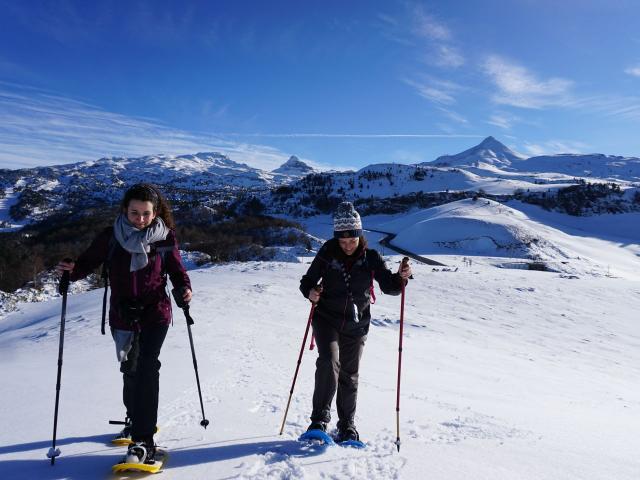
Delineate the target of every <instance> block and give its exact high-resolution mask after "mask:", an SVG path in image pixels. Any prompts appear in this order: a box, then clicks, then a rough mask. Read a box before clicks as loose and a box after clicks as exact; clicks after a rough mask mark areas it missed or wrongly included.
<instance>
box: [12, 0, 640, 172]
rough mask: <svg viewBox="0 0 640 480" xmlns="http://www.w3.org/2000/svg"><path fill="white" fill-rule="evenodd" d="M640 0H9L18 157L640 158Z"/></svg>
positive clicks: (330, 163)
mask: <svg viewBox="0 0 640 480" xmlns="http://www.w3.org/2000/svg"><path fill="white" fill-rule="evenodd" d="M638 18H640V2H637V1H635V0H602V1H600V0H562V1H547V0H539V1H535V0H510V1H506V0H501V1H499V0H469V1H427V2H420V1H393V0H389V1H364V0H363V1H357V0H354V1H351V0H349V1H347V0H340V1H338V0H323V1H315V2H314V1H310V0H309V1H300V0H298V1H279V0H270V1H260V0H254V1H242V0H236V1H231V0H230V1H182V2H178V1H160V0H147V1H124V0H122V1H120V0H113V1H98V0H97V1H95V2H86V1H72V0H58V1H36V0H31V1H25V2H16V1H13V0H0V167H5V168H18V167H21V166H31V165H46V164H59V163H69V162H75V161H83V160H92V159H95V158H100V157H103V156H112V155H127V156H134V155H146V154H156V153H170V154H176V153H195V152H197V151H222V152H225V153H227V154H229V156H230V157H231V158H232V159H234V160H236V161H242V162H247V163H249V164H251V165H253V166H257V167H261V168H267V169H271V168H275V167H276V166H278V165H279V164H280V163H282V162H283V161H284V160H286V158H288V156H289V155H292V154H295V155H297V156H298V157H300V158H302V159H304V160H307V161H309V162H310V163H312V164H314V165H316V166H319V167H322V168H345V167H350V168H359V167H362V166H364V165H367V164H369V163H379V162H400V163H414V162H422V161H429V160H433V159H435V158H436V157H438V156H439V155H443V154H452V153H458V152H460V151H462V150H465V149H466V148H469V147H471V146H473V145H475V144H477V143H479V142H480V141H481V140H482V139H483V138H484V137H486V136H488V135H493V136H494V137H496V138H497V139H499V140H501V141H502V142H503V143H505V144H507V145H509V146H510V147H512V148H514V149H516V150H517V151H519V152H520V153H523V154H525V155H527V156H531V155H538V154H547V153H566V152H580V153H593V152H598V153H606V154H615V155H625V156H640V135H639V134H638V130H639V127H640V31H639V30H638V28H637V21H638Z"/></svg>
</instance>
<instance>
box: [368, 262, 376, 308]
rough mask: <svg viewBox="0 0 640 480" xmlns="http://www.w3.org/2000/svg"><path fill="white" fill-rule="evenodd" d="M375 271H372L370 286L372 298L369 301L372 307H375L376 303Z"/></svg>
mask: <svg viewBox="0 0 640 480" xmlns="http://www.w3.org/2000/svg"><path fill="white" fill-rule="evenodd" d="M375 273H376V272H375V271H374V270H371V284H370V285H369V295H370V296H371V298H370V299H369V303H371V305H375V303H376V290H375V288H374V287H373V277H374V276H375Z"/></svg>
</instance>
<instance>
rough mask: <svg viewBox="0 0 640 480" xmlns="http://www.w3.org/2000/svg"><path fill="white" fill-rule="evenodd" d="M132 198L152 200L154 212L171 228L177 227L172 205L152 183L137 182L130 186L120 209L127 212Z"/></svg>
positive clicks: (142, 200)
mask: <svg viewBox="0 0 640 480" xmlns="http://www.w3.org/2000/svg"><path fill="white" fill-rule="evenodd" d="M131 200H139V201H141V202H151V204H152V205H153V213H155V214H156V216H158V217H160V218H162V220H163V221H164V223H165V224H166V225H167V227H169V228H170V229H172V230H173V229H175V228H176V224H175V222H174V220H173V214H172V213H171V205H170V204H169V202H168V201H167V199H166V198H164V197H163V196H162V193H160V190H159V189H158V187H156V186H155V185H153V184H151V183H136V184H135V185H133V186H131V187H129V189H128V190H127V191H126V192H125V194H124V197H123V198H122V202H121V204H120V209H121V210H122V212H123V213H125V214H126V212H127V209H128V208H129V203H130V202H131Z"/></svg>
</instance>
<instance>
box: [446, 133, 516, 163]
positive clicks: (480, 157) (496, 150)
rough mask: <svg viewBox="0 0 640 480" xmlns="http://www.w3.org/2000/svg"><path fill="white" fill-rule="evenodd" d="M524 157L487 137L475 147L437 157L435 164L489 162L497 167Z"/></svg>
mask: <svg viewBox="0 0 640 480" xmlns="http://www.w3.org/2000/svg"><path fill="white" fill-rule="evenodd" d="M524 159H525V157H524V156H522V155H520V154H519V153H516V152H514V151H513V150H511V149H510V148H509V147H507V146H506V145H504V144H503V143H501V142H499V141H498V140H496V139H495V138H494V137H491V136H489V137H487V138H485V139H484V140H483V141H482V142H480V143H479V144H478V145H476V146H475V147H472V148H470V149H468V150H465V151H464V152H462V153H458V154H457V155H444V156H442V157H438V158H437V159H436V161H435V163H436V164H439V165H446V166H473V167H478V166H480V164H482V163H484V164H489V165H495V166H499V167H508V166H511V164H512V163H514V162H519V161H522V160H524Z"/></svg>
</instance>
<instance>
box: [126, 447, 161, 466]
mask: <svg viewBox="0 0 640 480" xmlns="http://www.w3.org/2000/svg"><path fill="white" fill-rule="evenodd" d="M125 463H146V464H148V465H153V464H154V463H156V446H155V443H154V442H153V441H151V442H148V441H147V442H135V443H133V444H131V445H130V446H129V450H127V455H126V457H125Z"/></svg>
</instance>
